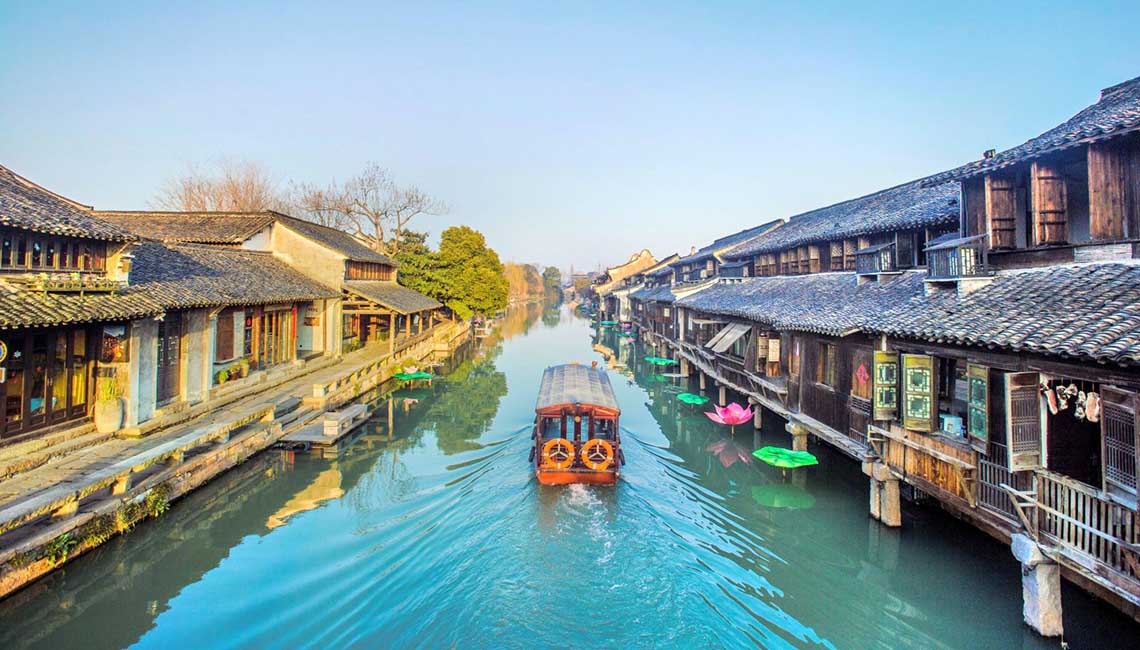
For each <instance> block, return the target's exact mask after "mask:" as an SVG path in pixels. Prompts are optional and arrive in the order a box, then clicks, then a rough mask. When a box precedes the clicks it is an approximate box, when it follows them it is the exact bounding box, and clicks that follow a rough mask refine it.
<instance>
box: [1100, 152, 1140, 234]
mask: <svg viewBox="0 0 1140 650" xmlns="http://www.w3.org/2000/svg"><path fill="white" fill-rule="evenodd" d="M1135 158H1136V153H1135V152H1134V151H1132V150H1130V149H1129V148H1127V146H1121V145H1118V144H1116V143H1110V142H1094V143H1092V144H1090V145H1089V151H1088V165H1089V234H1090V235H1091V236H1092V239H1093V240H1099V241H1111V240H1116V239H1123V238H1125V237H1136V236H1137V234H1140V233H1137V232H1136V224H1137V222H1138V221H1140V196H1136V195H1135V188H1136V184H1137V183H1138V182H1140V178H1134V177H1133V176H1134V175H1135V174H1136V172H1137V171H1138V170H1137V168H1136V165H1135ZM1130 188H1132V189H1130Z"/></svg>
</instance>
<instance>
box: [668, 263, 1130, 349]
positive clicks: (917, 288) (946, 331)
mask: <svg viewBox="0 0 1140 650" xmlns="http://www.w3.org/2000/svg"><path fill="white" fill-rule="evenodd" d="M925 279H926V272H925V271H921V270H917V271H908V272H906V273H902V274H900V275H897V276H893V277H890V278H889V279H884V281H883V282H881V283H875V282H868V283H866V284H863V285H858V284H857V279H856V276H855V274H854V273H816V274H810V275H799V276H778V277H770V278H752V279H749V280H744V281H743V282H739V283H732V284H726V283H720V284H716V285H714V286H712V287H709V288H708V289H705V290H703V291H700V292H698V293H695V294H693V295H689V296H685V297H683V298H681V299H679V300H678V301H677V305H678V306H681V307H686V308H689V309H694V310H697V311H701V312H705V313H710V314H721V315H727V316H736V317H738V318H744V319H748V320H752V321H755V322H758V323H763V324H766V325H768V326H770V327H772V328H774V329H780V330H794V331H805V332H815V333H818V334H827V335H832V336H838V335H843V334H849V333H852V332H855V331H863V332H866V333H871V334H888V335H891V336H895V337H899V338H908V339H917V340H924V341H933V342H937V343H945V344H951V345H963V346H974V347H985V348H1000V349H1004V350H1008V351H1012V352H1031V353H1038V354H1044V355H1050V356H1058V357H1068V358H1074V359H1088V360H1095V361H1102V362H1118V363H1125V364H1134V365H1140V265H1136V264H1128V263H1104V264H1092V265H1072V266H1059V267H1049V268H1043V269H1030V270H1020V271H1003V272H1001V273H999V274H998V275H997V276H996V277H995V279H994V281H993V282H991V283H990V284H988V285H986V286H984V287H982V288H979V289H977V290H975V291H973V292H972V293H969V294H966V295H964V296H961V297H959V296H958V294H957V292H956V291H954V290H953V289H944V290H936V291H933V292H931V293H930V294H929V295H926V293H925V292H924V286H923V285H924V281H925Z"/></svg>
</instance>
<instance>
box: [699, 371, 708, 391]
mask: <svg viewBox="0 0 1140 650" xmlns="http://www.w3.org/2000/svg"><path fill="white" fill-rule="evenodd" d="M697 376H698V377H700V378H701V392H702V393H703V392H705V384H706V382H707V379H706V377H705V373H703V372H700V373H697Z"/></svg>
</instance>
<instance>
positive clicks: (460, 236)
mask: <svg viewBox="0 0 1140 650" xmlns="http://www.w3.org/2000/svg"><path fill="white" fill-rule="evenodd" d="M407 234H408V236H407V237H405V238H404V239H403V240H402V241H401V244H400V252H399V253H398V254H397V255H396V261H398V262H399V263H400V284H402V285H404V286H405V287H408V288H409V289H415V290H416V291H419V292H420V293H422V294H424V295H427V296H431V297H432V298H435V299H436V300H438V301H440V302H441V303H443V304H444V305H446V306H447V308H448V309H450V310H452V311H453V312H454V313H455V314H456V315H457V316H459V317H460V318H470V317H471V316H472V315H473V314H493V313H495V312H497V311H499V310H500V309H505V308H506V306H507V295H508V292H509V288H510V287H509V283H508V282H507V278H506V277H505V275H504V270H503V263H502V262H501V261H500V260H499V255H498V253H496V252H495V251H494V250H492V249H490V248H488V247H487V240H486V238H484V237H483V235H482V233H480V232H479V231H477V230H474V229H472V228H469V227H467V226H452V227H451V228H448V229H447V230H444V231H443V234H442V235H441V236H440V241H439V250H438V251H436V252H432V251H431V250H430V249H429V248H428V247H427V244H426V242H425V240H426V236H425V235H424V234H423V233H407Z"/></svg>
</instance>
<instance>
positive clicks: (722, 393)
mask: <svg viewBox="0 0 1140 650" xmlns="http://www.w3.org/2000/svg"><path fill="white" fill-rule="evenodd" d="M717 397H718V398H719V400H720V401H719V402H718V403H719V404H720V405H721V406H726V405H727V404H728V389H727V388H725V386H724V385H721V386H720V389H719V390H718V391H717Z"/></svg>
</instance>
